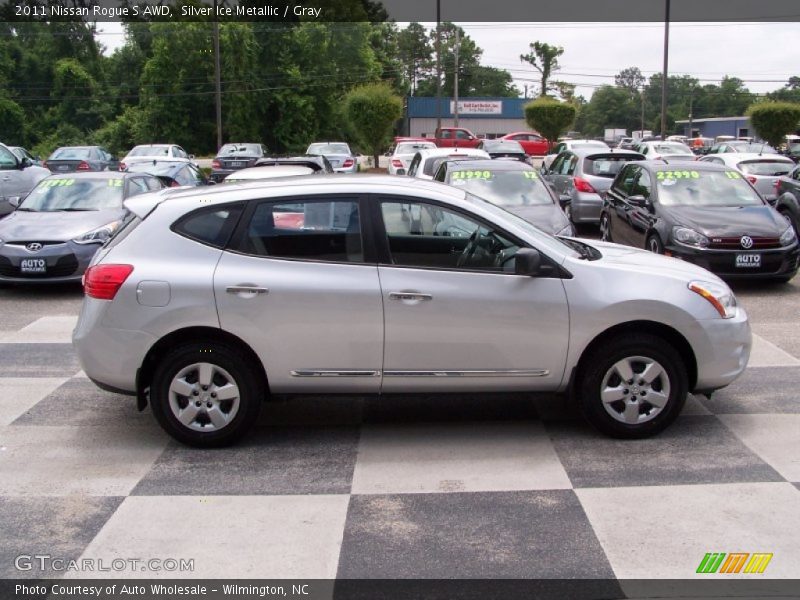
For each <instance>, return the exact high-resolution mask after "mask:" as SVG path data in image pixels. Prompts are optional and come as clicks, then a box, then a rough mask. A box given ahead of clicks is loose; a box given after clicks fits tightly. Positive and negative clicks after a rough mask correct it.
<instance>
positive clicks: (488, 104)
mask: <svg viewBox="0 0 800 600" xmlns="http://www.w3.org/2000/svg"><path fill="white" fill-rule="evenodd" d="M455 104H456V103H455V102H453V101H452V100H451V101H450V112H451V113H452V114H455V112H456V106H455ZM502 113H503V101H502V100H459V101H458V114H460V115H499V114H502Z"/></svg>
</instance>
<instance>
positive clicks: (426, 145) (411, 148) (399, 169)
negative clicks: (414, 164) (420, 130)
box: [387, 141, 436, 175]
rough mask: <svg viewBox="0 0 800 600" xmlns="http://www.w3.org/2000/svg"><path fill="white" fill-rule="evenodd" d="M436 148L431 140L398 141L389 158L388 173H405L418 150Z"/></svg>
mask: <svg viewBox="0 0 800 600" xmlns="http://www.w3.org/2000/svg"><path fill="white" fill-rule="evenodd" d="M433 148H436V144H434V143H433V142H421V141H420V142H413V141H409V142H398V144H397V146H395V148H394V152H392V155H391V157H390V158H389V166H388V168H387V171H388V173H389V175H405V174H406V173H407V172H408V165H409V164H411V160H412V159H413V158H414V155H415V154H416V153H417V152H418V151H419V150H430V149H433Z"/></svg>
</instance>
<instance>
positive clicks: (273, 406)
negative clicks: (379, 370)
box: [258, 395, 364, 427]
mask: <svg viewBox="0 0 800 600" xmlns="http://www.w3.org/2000/svg"><path fill="white" fill-rule="evenodd" d="M363 408H364V398H363V397H361V396H342V395H329V396H278V397H276V398H274V399H271V400H270V402H265V403H264V404H263V405H262V407H261V413H260V415H259V417H258V424H259V425H260V426H264V427H271V426H285V425H298V426H303V425H326V426H330V425H359V424H360V423H361V419H362V412H363Z"/></svg>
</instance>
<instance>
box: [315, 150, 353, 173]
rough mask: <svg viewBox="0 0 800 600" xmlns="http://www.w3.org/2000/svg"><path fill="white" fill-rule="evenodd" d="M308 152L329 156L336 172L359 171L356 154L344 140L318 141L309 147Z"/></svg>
mask: <svg viewBox="0 0 800 600" xmlns="http://www.w3.org/2000/svg"><path fill="white" fill-rule="evenodd" d="M306 154H319V155H321V156H324V157H325V158H327V159H328V160H329V161H330V163H331V167H333V172H334V173H357V172H358V162H357V160H356V155H355V154H353V151H352V150H350V146H348V145H347V144H345V143H344V142H317V143H314V144H311V145H310V146H309V147H308V150H306Z"/></svg>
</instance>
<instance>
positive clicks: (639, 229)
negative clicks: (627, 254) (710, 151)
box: [600, 161, 800, 281]
mask: <svg viewBox="0 0 800 600" xmlns="http://www.w3.org/2000/svg"><path fill="white" fill-rule="evenodd" d="M600 230H601V232H602V237H603V240H605V241H614V242H619V243H622V244H627V245H629V246H634V247H637V248H647V249H648V250H650V251H652V252H655V253H656V254H668V255H670V256H675V257H677V258H681V259H682V260H684V261H686V262H691V263H694V264H696V265H699V266H701V267H703V268H705V269H708V270H709V271H712V272H714V273H716V274H718V275H720V276H721V277H725V278H770V279H775V280H780V281H788V280H790V279H791V278H792V277H794V275H795V273H796V272H797V268H798V263H799V261H800V250H798V244H797V235H796V234H795V231H794V228H792V227H791V225H790V224H789V223H788V222H787V221H786V219H785V218H784V217H783V216H781V214H780V213H778V212H777V211H776V210H775V209H774V208H772V207H771V206H770V205H769V204H768V203H767V202H766V201H765V200H764V199H763V198H761V196H760V195H759V194H758V192H756V190H755V188H753V186H752V185H751V184H750V182H748V181H747V179H746V178H745V176H744V175H742V174H741V173H740V172H739V171H737V170H735V169H730V168H726V167H722V166H719V165H714V164H710V163H701V162H697V163H693V164H692V165H690V166H689V165H687V166H686V167H684V166H683V165H681V166H675V165H674V164H673V165H669V164H663V163H655V162H651V161H643V162H639V163H629V164H627V165H625V166H624V167H623V168H622V170H621V171H620V173H619V175H617V177H616V179H614V182H613V183H612V185H611V187H610V188H609V190H608V191H607V192H606V196H605V203H604V205H603V212H602V213H601V215H600Z"/></svg>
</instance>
